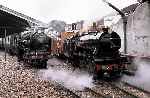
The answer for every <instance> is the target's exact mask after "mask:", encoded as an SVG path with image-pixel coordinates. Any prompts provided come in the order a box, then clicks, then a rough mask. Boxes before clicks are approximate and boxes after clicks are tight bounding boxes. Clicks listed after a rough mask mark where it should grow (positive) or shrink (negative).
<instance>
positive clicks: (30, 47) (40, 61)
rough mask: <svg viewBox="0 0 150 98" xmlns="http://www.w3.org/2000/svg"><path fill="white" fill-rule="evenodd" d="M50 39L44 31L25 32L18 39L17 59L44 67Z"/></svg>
mask: <svg viewBox="0 0 150 98" xmlns="http://www.w3.org/2000/svg"><path fill="white" fill-rule="evenodd" d="M50 46H51V39H50V38H49V37H48V36H47V35H46V34H44V33H37V32H36V33H26V34H24V35H22V37H21V38H20V39H19V41H18V45H17V49H18V54H17V56H18V60H19V61H23V62H25V63H28V64H30V65H36V66H39V67H43V68H46V67H47V60H48V55H49V51H48V50H49V49H50Z"/></svg>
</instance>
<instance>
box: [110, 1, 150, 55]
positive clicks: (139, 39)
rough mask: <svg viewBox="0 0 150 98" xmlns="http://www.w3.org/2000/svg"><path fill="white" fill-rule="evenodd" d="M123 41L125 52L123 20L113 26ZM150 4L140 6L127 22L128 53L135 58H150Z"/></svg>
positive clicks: (145, 3)
mask: <svg viewBox="0 0 150 98" xmlns="http://www.w3.org/2000/svg"><path fill="white" fill-rule="evenodd" d="M112 29H113V30H114V31H116V32H117V33H119V35H120V36H121V39H122V48H121V49H120V50H121V51H123V48H124V47H123V46H124V45H123V43H124V42H123V39H124V36H123V22H122V19H120V20H119V22H118V23H117V24H115V25H113V26H112ZM149 50H150V3H149V2H148V1H147V2H144V3H142V4H140V5H139V6H138V7H137V8H136V10H135V11H134V13H133V14H131V15H130V16H129V17H128V20H127V53H128V54H131V55H135V56H150V51H149Z"/></svg>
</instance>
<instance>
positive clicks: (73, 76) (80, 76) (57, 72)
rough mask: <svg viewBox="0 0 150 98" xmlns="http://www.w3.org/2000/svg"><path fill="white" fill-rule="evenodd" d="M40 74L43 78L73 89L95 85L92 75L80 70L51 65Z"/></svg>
mask: <svg viewBox="0 0 150 98" xmlns="http://www.w3.org/2000/svg"><path fill="white" fill-rule="evenodd" d="M39 75H40V77H41V78H42V79H45V80H51V81H56V82H58V83H60V84H62V85H63V86H65V87H66V88H68V89H72V90H83V89H84V88H85V87H93V83H92V82H93V80H92V76H90V75H88V74H87V73H84V72H80V71H69V70H67V69H58V68H52V67H50V68H49V69H47V70H41V71H40V72H39Z"/></svg>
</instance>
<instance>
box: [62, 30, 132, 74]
mask: <svg viewBox="0 0 150 98" xmlns="http://www.w3.org/2000/svg"><path fill="white" fill-rule="evenodd" d="M120 47H121V39H120V36H119V35H118V34H117V33H116V32H111V33H108V28H104V29H103V33H102V32H88V33H83V34H82V35H76V36H73V37H72V38H70V39H67V40H65V42H64V55H65V57H67V58H68V62H70V63H71V64H72V65H73V66H74V67H79V68H81V69H85V70H87V71H88V72H89V73H94V74H95V75H96V76H98V77H100V76H105V77H111V76H115V75H121V74H122V72H123V71H125V70H126V64H127V63H129V62H128V59H127V57H126V56H123V55H121V54H120V52H119V49H120Z"/></svg>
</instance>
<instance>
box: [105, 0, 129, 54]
mask: <svg viewBox="0 0 150 98" xmlns="http://www.w3.org/2000/svg"><path fill="white" fill-rule="evenodd" d="M103 2H105V3H107V4H108V5H109V6H110V7H112V8H113V9H114V10H116V11H117V12H118V13H119V14H120V16H121V17H122V20H123V32H124V53H125V54H127V17H126V15H125V14H124V13H123V12H122V11H121V10H119V9H118V8H117V7H115V6H114V5H112V4H111V3H109V2H108V1H106V0H103Z"/></svg>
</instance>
